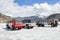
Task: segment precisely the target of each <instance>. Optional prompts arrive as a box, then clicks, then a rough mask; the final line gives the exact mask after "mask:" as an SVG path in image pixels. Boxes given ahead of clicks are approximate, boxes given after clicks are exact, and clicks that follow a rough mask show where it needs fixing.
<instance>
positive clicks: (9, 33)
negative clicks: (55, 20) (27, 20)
mask: <svg viewBox="0 0 60 40" xmlns="http://www.w3.org/2000/svg"><path fill="white" fill-rule="evenodd" d="M0 40H60V25H58V26H57V27H50V26H46V27H34V28H33V29H23V28H22V29H21V30H8V29H6V23H0Z"/></svg>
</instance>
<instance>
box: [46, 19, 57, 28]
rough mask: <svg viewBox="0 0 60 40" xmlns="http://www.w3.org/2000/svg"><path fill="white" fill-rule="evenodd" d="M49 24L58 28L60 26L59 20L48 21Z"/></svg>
mask: <svg viewBox="0 0 60 40" xmlns="http://www.w3.org/2000/svg"><path fill="white" fill-rule="evenodd" d="M47 24H48V25H51V27H57V26H58V20H53V21H47Z"/></svg>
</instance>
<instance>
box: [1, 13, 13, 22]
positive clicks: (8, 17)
mask: <svg viewBox="0 0 60 40" xmlns="http://www.w3.org/2000/svg"><path fill="white" fill-rule="evenodd" d="M11 19H12V18H11V17H10V16H6V15H4V14H2V13H0V22H7V21H9V20H11Z"/></svg>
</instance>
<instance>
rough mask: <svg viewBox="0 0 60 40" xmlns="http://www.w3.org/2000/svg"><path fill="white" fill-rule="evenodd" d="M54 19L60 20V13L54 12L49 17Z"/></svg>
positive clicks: (48, 18)
mask: <svg viewBox="0 0 60 40" xmlns="http://www.w3.org/2000/svg"><path fill="white" fill-rule="evenodd" d="M54 19H58V20H59V21H60V13H56V14H52V15H50V16H48V17H47V20H54Z"/></svg>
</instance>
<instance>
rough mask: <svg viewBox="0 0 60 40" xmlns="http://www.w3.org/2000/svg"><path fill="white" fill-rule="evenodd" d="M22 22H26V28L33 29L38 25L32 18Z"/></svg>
mask: <svg viewBox="0 0 60 40" xmlns="http://www.w3.org/2000/svg"><path fill="white" fill-rule="evenodd" d="M22 22H23V23H24V28H26V29H31V28H33V27H35V26H36V23H34V22H32V21H31V20H30V19H24V20H22Z"/></svg>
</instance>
